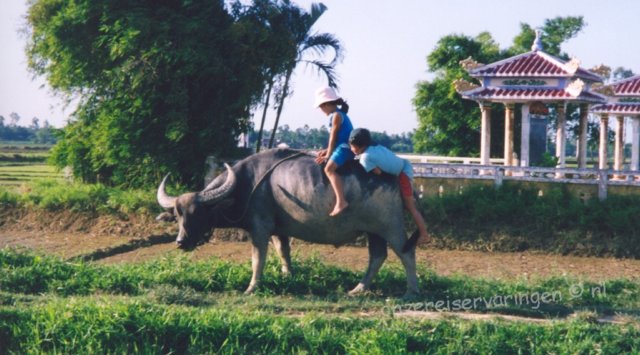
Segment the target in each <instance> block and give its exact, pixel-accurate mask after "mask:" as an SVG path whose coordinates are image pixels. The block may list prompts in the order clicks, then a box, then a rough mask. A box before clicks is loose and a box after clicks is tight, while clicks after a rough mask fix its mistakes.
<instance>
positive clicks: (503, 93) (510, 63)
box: [454, 31, 606, 168]
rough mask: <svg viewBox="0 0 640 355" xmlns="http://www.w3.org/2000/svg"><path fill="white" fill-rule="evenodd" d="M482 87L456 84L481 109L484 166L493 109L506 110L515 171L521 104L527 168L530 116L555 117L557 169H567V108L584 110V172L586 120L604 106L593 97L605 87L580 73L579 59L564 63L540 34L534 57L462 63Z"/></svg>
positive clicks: (507, 154)
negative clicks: (592, 107) (592, 109)
mask: <svg viewBox="0 0 640 355" xmlns="http://www.w3.org/2000/svg"><path fill="white" fill-rule="evenodd" d="M460 64H461V65H462V66H463V68H464V69H466V70H467V72H468V73H469V74H470V75H471V77H473V78H476V79H477V80H479V81H480V83H481V86H478V85H474V84H472V83H469V82H467V81H464V80H457V81H456V82H455V83H454V84H455V85H456V91H458V93H459V94H461V95H462V97H463V98H465V99H468V100H474V101H476V102H477V103H478V104H479V105H480V112H481V115H482V121H481V136H480V162H481V164H482V165H490V160H489V159H490V154H489V153H490V152H489V151H490V143H491V142H490V139H491V103H502V104H504V105H505V132H504V140H505V144H504V165H507V166H513V165H515V164H514V159H513V155H514V154H513V153H514V152H513V150H514V148H513V147H514V117H515V116H514V113H515V106H516V104H522V108H521V110H522V125H521V133H522V134H521V141H520V143H521V144H520V165H521V166H529V162H530V159H529V155H530V154H529V150H530V143H529V141H530V130H531V116H530V115H547V114H548V107H549V106H552V107H555V110H556V113H557V117H558V119H557V126H556V156H557V157H558V167H560V168H564V167H565V146H566V113H565V112H566V105H567V103H576V104H579V105H580V126H579V140H578V167H580V168H584V167H586V151H587V150H586V146H587V144H586V142H587V115H588V113H589V105H594V104H604V103H605V102H606V98H605V96H603V95H601V94H598V93H596V92H592V91H591V86H592V84H594V83H602V82H603V79H602V77H601V76H599V75H598V74H595V73H594V72H591V71H589V70H585V69H582V68H580V62H579V61H578V60H577V59H572V60H570V61H564V60H562V59H559V58H556V57H554V56H552V55H549V54H547V53H545V52H543V51H542V44H541V41H540V31H536V39H535V41H534V43H533V45H532V47H531V51H530V52H527V53H523V54H520V55H516V56H513V57H510V58H507V59H504V60H501V61H498V62H495V63H491V64H486V65H485V64H481V63H477V62H475V61H474V60H473V59H471V58H468V59H466V60H463V61H461V63H460Z"/></svg>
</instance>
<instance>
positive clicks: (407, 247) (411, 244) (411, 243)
mask: <svg viewBox="0 0 640 355" xmlns="http://www.w3.org/2000/svg"><path fill="white" fill-rule="evenodd" d="M419 238H420V232H418V230H416V231H415V232H413V234H411V237H410V238H409V239H407V241H406V242H405V243H404V246H403V247H402V252H403V253H407V252H409V251H411V250H413V249H414V248H415V247H416V244H417V243H418V239H419Z"/></svg>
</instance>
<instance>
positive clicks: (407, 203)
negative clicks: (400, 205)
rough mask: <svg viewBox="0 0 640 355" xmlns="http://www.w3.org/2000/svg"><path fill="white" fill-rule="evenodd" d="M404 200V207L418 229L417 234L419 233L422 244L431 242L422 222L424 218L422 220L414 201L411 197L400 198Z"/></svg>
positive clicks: (425, 226)
mask: <svg viewBox="0 0 640 355" xmlns="http://www.w3.org/2000/svg"><path fill="white" fill-rule="evenodd" d="M402 199H403V200H404V207H405V208H406V209H407V210H408V211H409V213H410V214H411V217H412V218H413V221H414V222H415V223H416V226H417V227H418V232H420V238H422V242H423V243H429V242H431V236H430V235H429V233H428V232H427V225H426V223H425V222H424V218H422V214H421V213H420V211H418V209H417V208H416V203H415V200H414V199H413V197H412V196H402Z"/></svg>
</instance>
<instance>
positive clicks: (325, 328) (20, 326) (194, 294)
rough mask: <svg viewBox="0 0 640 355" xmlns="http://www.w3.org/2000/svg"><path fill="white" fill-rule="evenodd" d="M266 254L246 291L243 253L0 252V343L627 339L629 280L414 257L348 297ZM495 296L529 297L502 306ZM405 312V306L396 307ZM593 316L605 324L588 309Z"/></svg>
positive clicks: (438, 346) (343, 286)
mask: <svg viewBox="0 0 640 355" xmlns="http://www.w3.org/2000/svg"><path fill="white" fill-rule="evenodd" d="M275 259H276V258H270V259H269V261H268V263H267V266H266V270H265V276H264V279H263V286H262V287H261V288H260V290H259V292H258V293H257V294H255V295H252V296H247V295H243V294H242V293H241V291H242V289H243V288H244V287H246V285H247V283H248V281H249V278H250V275H251V270H250V266H249V265H248V263H241V264H238V263H233V262H226V261H223V260H220V259H215V258H212V259H209V260H206V261H194V260H190V259H189V258H188V257H167V258H159V259H155V260H153V261H149V262H146V263H140V264H118V265H97V264H92V263H85V262H80V261H77V260H73V259H71V260H61V259H59V258H54V257H50V256H44V255H38V254H34V253H32V252H25V251H15V250H8V249H4V250H0V343H1V344H3V345H4V348H3V349H4V351H5V352H7V353H132V352H134V353H197V354H205V353H258V354H267V353H268V354H285V353H286V354H289V353H306V354H309V353H329V354H346V353H352V354H365V353H366V354H386V353H389V354H391V353H392V354H402V353H427V354H449V353H465V354H485V353H495V354H502V353H525V354H529V353H532V354H546V353H563V354H564V353H637V352H638V351H640V327H639V323H638V312H637V311H634V310H637V309H638V306H639V299H638V297H637V294H638V290H639V288H640V284H639V283H638V282H637V281H631V280H604V281H603V282H599V283H590V282H582V281H580V280H577V279H571V278H559V277H554V278H548V279H540V280H521V281H510V282H506V281H501V280H483V279H476V278H471V277H467V276H453V277H441V276H438V275H436V274H434V273H433V272H430V271H429V270H426V269H422V270H419V273H420V283H421V287H422V289H423V290H424V291H423V294H422V295H420V296H418V297H417V298H415V299H412V300H404V299H402V298H400V295H401V294H402V292H403V291H404V284H405V282H404V274H403V271H402V270H401V269H400V268H399V267H383V269H382V270H381V272H380V274H379V276H378V277H377V278H376V280H375V282H374V286H373V287H374V289H373V290H372V292H371V293H368V294H365V295H363V296H357V297H349V296H346V294H345V290H347V289H348V288H349V287H352V286H353V285H354V284H355V283H356V282H357V280H358V278H359V276H360V275H359V273H358V272H354V271H351V270H347V269H343V268H339V267H334V266H330V265H326V264H323V263H322V262H320V261H318V260H316V259H313V258H312V259H307V260H299V259H295V260H294V266H295V270H296V271H297V272H296V273H295V274H294V275H293V276H290V277H283V276H282V275H281V274H280V273H279V264H278V262H276V260H275ZM577 285H578V286H579V289H577V288H576V286H577ZM578 291H580V292H578ZM596 291H597V292H596ZM508 295H511V296H516V295H523V296H527V297H528V298H527V299H528V300H533V299H534V298H533V296H534V295H538V296H540V297H538V298H537V300H538V302H534V303H531V302H530V301H528V302H527V303H526V304H524V303H520V304H516V302H514V298H506V296H508ZM497 297H503V298H504V300H505V301H504V302H501V304H500V305H498V304H497V303H496V304H493V305H492V306H487V305H488V303H487V302H485V301H481V302H479V303H478V304H477V305H474V307H472V308H469V309H464V310H457V311H456V310H453V309H451V307H450V306H446V304H447V302H448V303H450V304H455V303H454V302H456V300H464V299H484V300H489V299H492V300H496V299H497ZM438 301H442V302H443V304H444V305H443V306H442V307H445V308H446V307H449V311H452V312H448V315H447V316H444V317H440V318H438V319H433V318H427V317H423V316H421V314H426V312H425V311H426V310H427V309H425V307H428V305H429V304H436V303H437V302H438ZM476 306H477V307H476ZM409 311H414V313H413V316H411V317H407V316H406V314H407V312H409ZM435 311H436V312H441V311H443V310H442V309H440V310H437V309H436V310H435ZM468 313H482V314H489V315H491V314H493V315H498V316H500V315H506V314H516V315H521V316H526V317H529V318H525V319H530V321H527V320H517V321H511V320H503V319H501V318H500V317H497V318H492V319H490V320H466V319H462V318H458V317H456V314H468ZM416 314H417V316H416ZM606 315H615V316H616V319H617V322H615V323H602V322H600V321H598V319H599V318H601V317H602V316H606Z"/></svg>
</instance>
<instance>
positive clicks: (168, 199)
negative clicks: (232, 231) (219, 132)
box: [157, 164, 236, 249]
mask: <svg viewBox="0 0 640 355" xmlns="http://www.w3.org/2000/svg"><path fill="white" fill-rule="evenodd" d="M225 167H226V168H227V177H226V179H225V180H224V182H219V181H218V180H219V179H215V180H214V181H213V182H212V183H211V184H209V186H207V187H205V188H204V190H202V191H200V192H188V193H184V194H182V195H180V196H177V197H173V196H169V195H167V193H166V191H165V183H166V182H167V178H168V177H169V175H167V176H165V178H164V179H163V180H162V183H160V186H159V187H158V195H157V197H158V203H159V204H160V206H162V208H164V209H166V210H167V212H164V213H161V214H160V215H159V216H158V217H157V219H158V220H164V221H177V222H178V227H179V232H178V237H177V238H176V243H177V244H178V246H179V247H180V248H183V249H191V248H193V247H195V246H196V245H198V244H200V243H202V242H204V241H206V240H208V238H209V237H210V233H211V228H212V227H213V226H214V225H215V223H216V218H217V215H218V212H219V210H220V207H221V206H222V205H225V201H226V202H228V199H227V197H228V196H229V195H230V194H231V192H233V189H234V187H235V184H236V175H235V173H234V172H233V170H232V169H231V167H230V166H229V165H228V164H225Z"/></svg>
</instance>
